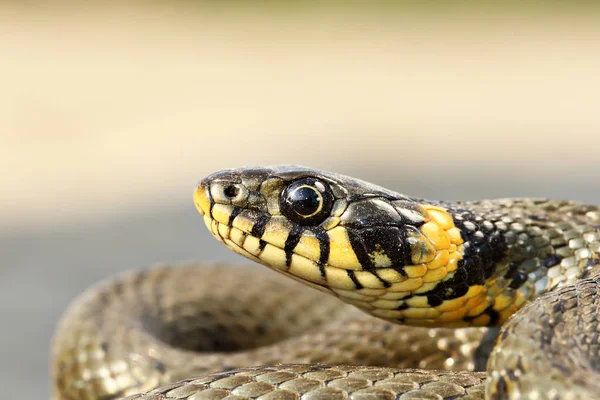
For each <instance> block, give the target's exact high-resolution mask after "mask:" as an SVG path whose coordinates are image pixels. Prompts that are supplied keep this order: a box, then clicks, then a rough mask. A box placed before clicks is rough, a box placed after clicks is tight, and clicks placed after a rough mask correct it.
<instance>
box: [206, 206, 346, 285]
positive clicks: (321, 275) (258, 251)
mask: <svg viewBox="0 0 600 400" xmlns="http://www.w3.org/2000/svg"><path fill="white" fill-rule="evenodd" d="M204 223H205V225H206V227H207V228H208V230H209V231H210V233H211V234H212V235H213V236H214V238H215V239H217V240H218V241H219V242H221V243H223V244H224V245H225V246H227V247H228V248H229V249H231V250H233V251H234V252H235V253H237V254H239V255H241V256H244V257H246V258H248V259H250V260H253V261H255V262H257V263H259V264H262V265H264V266H266V267H268V268H269V269H272V270H274V271H276V272H279V273H281V274H284V275H286V276H288V277H290V278H292V279H294V280H297V281H300V282H302V283H304V284H306V285H308V286H310V287H313V288H315V289H317V290H319V291H321V292H325V293H329V294H332V292H333V293H334V294H335V291H332V290H331V289H330V288H329V286H328V285H327V279H326V276H325V272H321V270H323V268H324V267H319V266H318V265H317V263H316V262H315V261H313V260H311V259H309V258H307V257H304V256H301V255H299V254H293V255H292V258H293V260H292V261H291V262H290V263H289V265H286V263H282V262H281V260H282V259H284V258H285V257H286V255H285V254H286V252H285V250H284V249H283V248H281V247H278V246H276V245H274V244H271V243H267V242H264V241H262V240H260V239H258V238H257V237H255V236H252V235H251V234H250V232H244V231H243V230H241V229H238V228H236V227H233V226H229V225H227V224H223V223H220V222H218V221H217V220H215V219H213V218H211V217H210V215H209V214H207V213H205V214H204ZM315 270H316V271H318V272H317V273H315Z"/></svg>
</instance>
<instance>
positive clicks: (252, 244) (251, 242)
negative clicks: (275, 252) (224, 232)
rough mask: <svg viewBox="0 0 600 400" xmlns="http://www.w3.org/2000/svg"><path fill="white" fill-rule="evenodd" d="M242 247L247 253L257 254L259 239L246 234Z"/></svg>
mask: <svg viewBox="0 0 600 400" xmlns="http://www.w3.org/2000/svg"><path fill="white" fill-rule="evenodd" d="M243 247H244V250H246V251H247V252H248V253H250V254H253V255H255V256H258V253H260V240H259V239H258V238H256V237H254V236H247V237H246V240H244V246H243Z"/></svg>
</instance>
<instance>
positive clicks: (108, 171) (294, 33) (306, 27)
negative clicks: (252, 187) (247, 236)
mask: <svg viewBox="0 0 600 400" xmlns="http://www.w3.org/2000/svg"><path fill="white" fill-rule="evenodd" d="M599 26H600V25H599V24H597V19H596V18H594V17H593V16H590V15H583V14H582V15H580V16H576V17H573V16H571V15H567V16H565V15H563V16H560V15H546V16H543V17H537V16H535V15H521V16H514V15H513V16H510V15H506V16H503V17H497V18H483V17H482V16H481V15H464V16H460V15H458V16H457V15H454V16H453V17H452V18H446V17H444V16H441V15H437V16H434V17H426V16H423V15H419V16H418V17H415V16H413V15H411V14H401V15H398V16H393V15H385V16H384V15H379V14H376V13H375V14H369V15H366V16H365V15H359V14H357V13H354V14H341V13H339V12H331V11H330V12H326V13H314V14H307V15H300V16H298V15H288V14H285V15H272V14H260V15H259V14H248V13H245V14H243V13H242V14H227V13H221V12H215V11H214V10H213V11H210V12H201V11H200V10H195V11H194V12H193V13H192V12H190V13H187V14H185V15H184V14H183V13H176V12H173V11H172V10H170V11H165V10H160V9H145V8H142V9H114V10H100V9H94V10H92V9H71V8H61V9H58V10H51V9H47V10H31V9H27V10H25V9H15V8H9V6H7V5H3V6H2V7H0V60H2V61H1V64H0V71H1V72H2V73H1V74H0V88H1V89H0V170H1V171H3V172H2V181H3V184H2V187H1V188H0V221H1V224H0V254H2V255H3V262H2V263H1V264H0V265H1V267H0V312H1V313H2V328H3V329H2V330H0V349H1V352H2V355H3V356H2V357H1V358H0V387H2V388H3V395H4V396H5V397H7V398H23V399H33V398H44V397H47V394H48V383H47V380H48V374H47V358H48V350H49V340H50V337H51V334H52V331H53V329H54V325H55V323H56V321H57V319H58V316H59V314H60V312H61V311H62V310H63V309H64V308H65V307H66V305H67V303H68V302H69V301H70V300H71V299H72V298H73V297H74V296H75V295H76V294H77V293H79V292H81V291H82V290H83V289H84V288H85V287H87V286H88V285H90V284H92V283H93V282H96V281H98V280H100V279H102V278H105V277H108V276H110V275H113V274H115V273H117V272H118V271H123V270H125V269H128V268H132V267H141V266H146V265H148V264H150V263H152V262H156V261H167V260H181V259H190V258H196V259H200V258H203V259H213V260H214V259H219V260H222V259H236V258H235V256H233V255H230V254H229V253H228V252H227V251H226V250H225V249H221V248H219V247H215V246H212V244H213V242H212V240H213V239H211V238H209V236H208V234H207V233H206V232H204V228H203V226H202V223H201V220H200V218H199V217H198V216H197V215H196V214H195V212H194V210H193V208H192V206H191V201H190V196H191V189H192V188H193V186H194V184H195V182H196V181H197V180H198V179H200V178H201V177H202V176H204V175H206V174H207V173H209V172H212V171H214V170H217V169H221V168H225V167H232V166H239V165H244V164H276V163H298V164H304V165H310V166H315V167H320V168H325V169H335V170H340V171H342V172H346V173H349V174H354V175H358V176H360V177H362V178H366V179H371V180H374V181H376V182H378V183H382V184H386V185H388V186H391V187H393V188H395V189H397V190H399V191H402V192H405V193H409V194H413V195H419V196H426V197H435V198H476V197H499V196H530V195H531V196H548V197H562V198H565V197H569V198H574V199H579V200H582V201H589V202H597V201H598V199H599V198H600V185H599V182H600V179H599V177H598V170H599V167H600V157H599V156H598V154H599V152H600V134H599V132H600V113H599V112H598V104H600V75H599V74H598V73H597V71H599V70H600V53H599V52H598V51H597V49H598V48H600V28H598V27H599Z"/></svg>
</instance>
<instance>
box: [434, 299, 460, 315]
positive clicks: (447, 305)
mask: <svg viewBox="0 0 600 400" xmlns="http://www.w3.org/2000/svg"><path fill="white" fill-rule="evenodd" d="M465 301H466V299H465V298H464V297H459V298H456V299H452V300H444V302H443V303H442V304H440V305H439V306H437V307H436V308H437V309H438V310H439V311H444V312H446V311H456V310H458V309H459V308H461V307H462V305H463V304H465Z"/></svg>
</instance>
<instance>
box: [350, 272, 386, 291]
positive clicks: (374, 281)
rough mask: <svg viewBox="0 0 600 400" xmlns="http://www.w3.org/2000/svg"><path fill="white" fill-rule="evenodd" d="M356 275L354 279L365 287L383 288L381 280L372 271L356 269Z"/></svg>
mask: <svg viewBox="0 0 600 400" xmlns="http://www.w3.org/2000/svg"><path fill="white" fill-rule="evenodd" d="M354 275H355V276H356V280H357V281H358V282H360V284H361V285H362V286H364V287H366V288H373V289H378V288H383V287H384V286H383V282H381V280H379V279H378V278H377V277H376V276H375V275H373V273H371V272H368V271H356V272H355V273H354Z"/></svg>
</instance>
